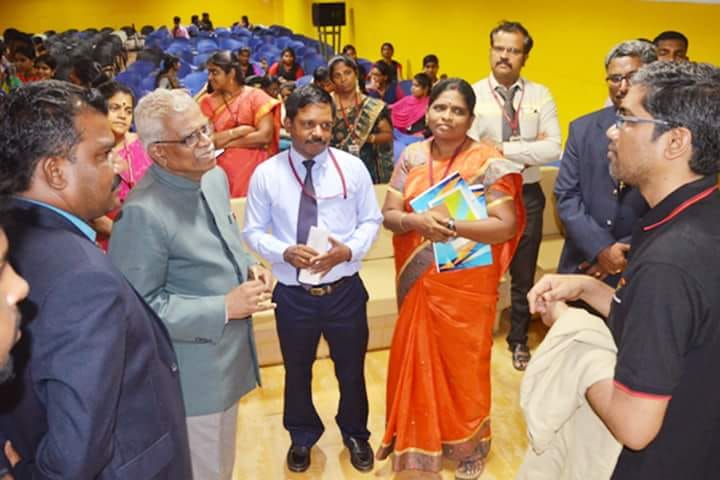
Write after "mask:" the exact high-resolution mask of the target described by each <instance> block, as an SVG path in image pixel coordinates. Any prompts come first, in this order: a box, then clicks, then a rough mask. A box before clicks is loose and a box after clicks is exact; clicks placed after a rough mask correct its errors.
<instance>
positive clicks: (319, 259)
mask: <svg viewBox="0 0 720 480" xmlns="http://www.w3.org/2000/svg"><path fill="white" fill-rule="evenodd" d="M328 242H330V247H331V248H330V250H328V251H327V252H325V253H318V252H317V251H315V249H313V248H311V247H308V246H307V245H292V246H290V247H288V248H287V249H286V250H285V252H283V259H284V260H285V261H286V262H288V263H289V264H290V265H292V266H293V267H295V268H300V269H308V270H310V271H311V272H312V273H319V274H320V276H321V277H324V276H325V275H327V273H328V272H329V271H330V270H332V269H333V268H334V267H335V266H336V265H338V264H340V263H342V262H349V261H350V260H351V259H352V250H350V247H348V246H347V245H345V244H344V243H342V242H340V241H338V240H336V239H334V238H333V237H328Z"/></svg>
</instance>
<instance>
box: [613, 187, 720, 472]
mask: <svg viewBox="0 0 720 480" xmlns="http://www.w3.org/2000/svg"><path fill="white" fill-rule="evenodd" d="M716 182H717V179H716V178H715V177H714V176H713V177H704V178H702V179H701V180H698V181H695V182H692V183H690V184H687V185H685V186H683V187H681V188H679V189H678V190H676V191H674V192H673V193H672V194H670V195H669V196H668V197H667V198H665V199H664V200H662V201H661V202H660V203H659V204H658V205H657V206H656V207H655V208H653V209H652V210H650V211H649V212H648V213H647V214H646V215H645V216H644V217H643V218H642V219H641V220H640V221H639V222H638V224H637V225H636V226H635V231H634V233H633V238H632V242H631V243H632V250H631V252H630V260H629V262H628V268H627V270H626V271H625V272H624V274H623V276H622V278H621V280H620V283H619V284H618V288H617V291H616V292H615V295H614V297H613V303H612V307H611V311H610V316H609V318H608V325H609V327H610V330H611V332H612V334H613V337H614V338H615V342H616V343H617V345H618V359H617V366H616V368H615V383H616V385H617V386H618V388H621V389H623V390H625V391H626V392H627V393H629V394H631V395H639V396H645V397H648V396H650V397H655V398H666V399H669V400H670V401H669V403H668V409H667V413H666V415H665V419H664V420H663V424H662V427H661V429H660V432H659V433H658V435H657V437H656V438H655V439H654V440H653V441H652V442H651V443H650V445H648V447H647V448H645V449H644V450H641V451H632V450H629V449H627V448H625V449H623V451H622V453H621V455H620V459H619V460H618V464H617V466H616V467H615V472H614V474H613V477H612V478H613V479H614V480H625V479H628V480H630V479H632V480H641V479H653V480H657V479H688V480H698V479H717V478H720V221H719V220H720V193H718V190H717V187H716Z"/></svg>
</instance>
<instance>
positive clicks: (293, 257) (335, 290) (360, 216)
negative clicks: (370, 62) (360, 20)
mask: <svg viewBox="0 0 720 480" xmlns="http://www.w3.org/2000/svg"><path fill="white" fill-rule="evenodd" d="M285 108H286V111H287V117H286V119H285V129H286V130H287V131H288V133H289V134H290V137H291V139H292V147H291V148H290V150H288V151H285V152H282V153H280V154H278V155H276V156H274V157H272V158H270V159H269V160H267V161H266V162H264V163H262V164H261V165H260V166H258V168H257V169H256V170H255V173H254V174H253V176H252V179H251V180H250V190H249V193H248V197H247V210H246V213H245V228H244V230H243V233H244V235H245V240H246V242H247V244H248V245H249V247H250V248H251V249H252V250H255V251H256V252H257V253H259V254H260V255H261V256H262V257H263V258H265V259H266V260H268V261H269V262H270V263H271V264H272V270H273V274H274V276H275V277H276V278H277V280H278V283H277V285H276V287H275V290H274V292H273V302H274V303H275V304H276V305H277V307H276V310H275V318H276V321H277V331H278V337H279V339H280V348H281V351H282V355H283V362H284V366H285V397H284V403H285V408H284V414H283V424H284V426H285V428H286V429H287V430H288V431H289V432H290V438H291V446H290V450H289V451H288V454H287V465H288V468H289V469H290V470H291V471H293V472H303V471H305V470H307V468H308V467H309V466H310V449H311V448H312V446H313V445H314V444H315V443H316V442H317V441H318V439H319V438H320V436H321V435H322V433H323V431H324V427H323V423H322V421H321V420H320V417H319V416H318V414H317V411H316V410H315V407H314V405H313V401H312V391H311V380H312V365H313V362H314V361H315V354H316V351H317V346H318V342H319V340H320V335H322V336H323V337H324V338H325V340H327V343H328V345H329V347H330V356H331V357H332V359H333V362H334V363H335V375H336V376H337V379H338V383H339V385H340V405H339V407H338V414H337V416H336V417H335V419H336V421H337V424H338V426H339V427H340V430H341V432H342V436H343V441H344V443H345V445H346V446H347V447H348V449H349V451H350V461H351V463H352V465H353V466H354V467H355V468H356V469H358V470H360V471H369V470H371V469H372V467H373V452H372V449H371V448H370V445H369V443H368V438H369V436H370V432H369V431H368V429H367V419H368V399H367V392H366V388H365V378H364V372H363V370H364V362H365V352H366V350H367V343H368V324H367V311H366V307H367V300H368V294H367V291H366V290H365V287H364V285H363V283H362V281H361V280H360V277H359V276H358V270H359V269H360V261H361V260H362V258H363V257H364V256H365V255H366V254H367V252H368V250H370V247H371V245H372V243H373V240H374V239H375V236H376V234H377V232H378V228H379V226H380V223H381V222H382V214H381V213H380V209H379V207H378V205H377V200H376V199H375V192H374V189H373V186H372V180H371V178H370V174H369V173H368V170H367V168H366V167H365V165H364V164H363V162H362V161H361V160H360V159H359V158H357V157H355V156H353V155H350V154H348V153H345V152H343V151H341V150H336V149H334V148H328V144H329V143H330V138H331V134H332V126H333V120H334V118H335V112H334V109H335V107H334V104H333V101H332V99H331V98H330V95H329V94H328V93H326V92H325V91H323V90H321V89H319V88H317V87H316V86H314V85H308V86H305V87H302V88H299V89H297V90H296V91H295V92H293V93H292V94H291V95H290V96H289V97H288V99H287V101H286V103H285ZM313 226H314V227H317V228H319V229H321V230H323V231H324V232H327V233H326V234H327V235H328V237H327V240H323V241H321V242H319V243H320V244H321V245H322V246H319V245H315V248H312V247H311V246H309V245H308V244H309V243H314V242H313V241H312V240H311V241H308V237H309V235H310V229H311V227H313ZM310 236H311V237H314V235H310ZM321 236H322V235H321ZM328 244H329V246H330V249H329V250H327V246H328ZM326 250H327V251H326ZM302 270H306V271H309V272H310V273H316V274H320V275H321V278H319V279H317V283H316V282H314V281H312V280H310V279H307V278H306V277H305V276H304V273H303V274H302V275H301V271H302ZM305 273H307V272H305ZM300 280H302V281H303V282H307V283H301V282H300ZM309 283H313V284H309Z"/></svg>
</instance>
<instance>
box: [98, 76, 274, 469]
mask: <svg viewBox="0 0 720 480" xmlns="http://www.w3.org/2000/svg"><path fill="white" fill-rule="evenodd" d="M135 121H136V123H137V128H138V133H139V135H140V139H141V141H142V142H143V144H144V145H145V147H146V149H147V151H148V154H149V155H150V157H151V158H152V159H153V165H152V166H151V167H150V168H149V169H148V172H147V174H146V175H145V176H144V177H143V178H142V180H141V181H140V182H138V184H137V185H136V186H135V188H134V189H133V191H132V192H131V194H130V195H129V196H128V198H127V200H126V202H125V204H124V205H123V208H122V211H121V214H120V216H119V218H118V219H117V221H116V223H115V226H114V228H113V231H112V235H111V240H110V250H109V252H110V257H111V259H112V261H113V262H114V263H115V265H117V266H118V268H120V270H121V271H122V273H123V274H124V275H125V276H126V277H127V279H128V280H129V281H130V283H131V284H132V285H133V287H134V288H135V289H136V290H137V291H138V292H139V293H140V295H142V296H143V297H144V298H145V300H146V301H147V302H148V303H149V304H150V305H151V306H152V308H153V309H154V310H155V311H156V312H157V313H158V315H159V316H160V318H162V320H163V321H164V322H165V324H166V325H167V327H168V329H169V331H170V335H171V337H172V340H173V346H174V347H175V351H176V352H177V357H178V360H179V364H180V380H181V385H182V390H183V396H184V400H185V408H186V410H187V415H188V433H189V438H190V453H191V457H192V466H193V475H194V478H195V480H215V479H223V480H225V479H228V480H229V479H230V478H231V477H232V469H233V463H234V460H235V436H236V424H237V402H238V400H239V399H240V397H241V396H243V395H244V394H245V393H247V392H249V391H250V390H252V389H253V388H255V386H256V385H258V384H259V383H260V374H259V369H258V362H257V354H256V351H255V342H254V338H253V330H252V320H251V315H252V314H253V313H256V312H259V311H262V310H267V309H270V308H273V307H274V305H273V304H272V303H271V301H270V298H271V297H270V286H271V277H270V274H269V272H268V271H267V270H265V269H264V268H262V267H261V266H259V265H257V264H256V261H255V260H254V259H253V258H252V257H251V256H249V255H248V254H247V252H246V251H245V250H244V248H243V246H242V242H241V237H240V232H239V230H238V227H237V224H236V222H235V217H234V216H233V214H232V211H231V209H230V196H229V192H228V182H227V177H226V176H225V173H224V172H223V170H222V169H220V168H218V167H217V166H216V165H215V155H214V149H213V141H212V127H211V125H210V124H209V123H208V120H207V119H206V118H205V117H204V116H203V114H202V112H201V111H200V108H199V107H198V106H197V104H196V103H195V102H194V101H193V99H192V98H191V97H190V96H189V95H188V94H187V93H185V92H184V91H182V90H157V91H155V92H152V93H150V94H148V95H147V96H145V97H144V98H143V99H142V100H141V101H140V102H139V103H138V106H137V108H136V110H135Z"/></svg>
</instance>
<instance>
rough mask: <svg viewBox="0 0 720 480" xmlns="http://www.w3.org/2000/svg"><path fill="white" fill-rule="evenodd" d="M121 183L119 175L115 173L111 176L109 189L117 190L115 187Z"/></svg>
mask: <svg viewBox="0 0 720 480" xmlns="http://www.w3.org/2000/svg"><path fill="white" fill-rule="evenodd" d="M121 183H122V177H121V176H120V175H117V174H116V175H115V176H114V177H113V183H112V187H111V188H110V191H111V192H114V191H115V190H117V188H118V187H119V186H120V184H121Z"/></svg>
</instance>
